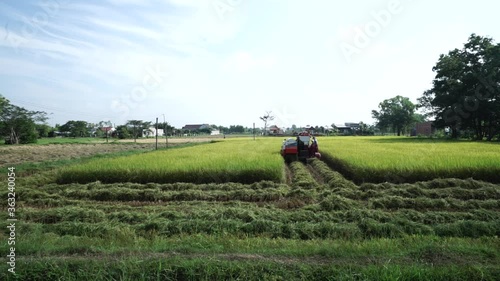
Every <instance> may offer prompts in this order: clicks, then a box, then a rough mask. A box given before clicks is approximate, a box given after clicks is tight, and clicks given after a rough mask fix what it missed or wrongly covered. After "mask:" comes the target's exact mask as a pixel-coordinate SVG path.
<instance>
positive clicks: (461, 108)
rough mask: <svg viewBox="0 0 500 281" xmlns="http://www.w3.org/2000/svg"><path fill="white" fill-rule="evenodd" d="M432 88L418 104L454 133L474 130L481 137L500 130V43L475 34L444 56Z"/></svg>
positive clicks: (492, 135) (438, 65)
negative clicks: (460, 46) (461, 46)
mask: <svg viewBox="0 0 500 281" xmlns="http://www.w3.org/2000/svg"><path fill="white" fill-rule="evenodd" d="M432 70H433V71H434V72H435V73H436V76H435V78H434V80H433V87H432V89H430V90H427V91H425V92H424V94H423V95H422V97H421V98H419V107H422V108H425V109H426V110H427V114H428V115H430V116H432V117H434V118H435V119H436V121H435V125H436V127H441V128H443V127H450V128H451V129H452V136H453V137H458V136H459V132H460V131H464V130H468V131H472V132H473V134H474V136H475V138H476V139H478V140H481V139H484V138H486V139H487V140H491V139H493V138H494V137H495V136H497V135H498V134H499V133H500V44H494V43H493V39H491V38H485V37H481V36H478V35H475V34H472V35H471V36H470V37H469V40H468V42H467V43H465V44H464V46H463V48H462V49H454V50H452V51H450V52H449V53H448V54H447V55H444V54H443V55H441V56H440V57H439V60H438V62H437V63H436V65H435V66H434V68H433V69H432Z"/></svg>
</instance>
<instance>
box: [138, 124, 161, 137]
mask: <svg viewBox="0 0 500 281" xmlns="http://www.w3.org/2000/svg"><path fill="white" fill-rule="evenodd" d="M163 135H164V132H163V129H160V128H158V136H163ZM142 136H143V137H146V138H149V137H156V129H155V127H149V128H148V129H144V130H142Z"/></svg>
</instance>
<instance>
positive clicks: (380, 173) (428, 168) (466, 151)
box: [320, 137, 500, 183]
mask: <svg viewBox="0 0 500 281" xmlns="http://www.w3.org/2000/svg"><path fill="white" fill-rule="evenodd" d="M320 151H321V153H322V156H323V160H324V161H326V162H327V163H328V164H329V165H330V166H331V167H333V168H335V169H336V170H339V171H341V172H342V173H343V174H344V175H345V176H347V177H348V178H350V179H352V180H354V181H355V182H357V183H362V182H385V181H389V182H396V183H400V182H416V181H421V180H432V179H435V178H462V179H465V178H474V179H478V180H484V181H490V182H496V183H498V182H500V164H499V163H500V162H499V159H500V144H492V143H482V142H468V141H445V140H432V139H418V138H401V137H341V138H338V137H337V138H321V139H320Z"/></svg>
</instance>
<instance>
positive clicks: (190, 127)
mask: <svg viewBox="0 0 500 281" xmlns="http://www.w3.org/2000/svg"><path fill="white" fill-rule="evenodd" d="M209 128H210V125H208V124H193V125H186V126H184V127H182V130H188V131H198V130H203V129H209Z"/></svg>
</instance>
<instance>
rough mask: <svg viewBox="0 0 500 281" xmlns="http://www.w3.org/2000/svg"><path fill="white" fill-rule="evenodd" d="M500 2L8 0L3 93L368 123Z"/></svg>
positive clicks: (416, 89) (204, 119) (485, 29)
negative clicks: (381, 104)
mask: <svg viewBox="0 0 500 281" xmlns="http://www.w3.org/2000/svg"><path fill="white" fill-rule="evenodd" d="M472 3H473V4H472ZM498 11H500V2H499V1H495V0H478V1H473V2H472V1H451V0H443V1H431V0H413V1H411V0H371V1H362V0H359V1H336V0H324V1H321V0H308V1H305V0H252V1H250V0H168V1H166V0H164V1H160V0H150V1H148V0H106V1H104V0H102V1H93V0H92V1H70V0H43V1H33V0H29V1H28V0H25V1H7V0H1V1H0V19H1V20H0V64H1V66H2V67H1V68H0V94H1V95H3V96H5V97H7V98H8V99H9V100H11V102H12V103H14V104H16V105H20V106H23V107H25V108H27V109H31V110H43V111H46V112H48V113H50V115H49V117H50V119H49V123H50V124H51V125H54V124H56V123H60V124H62V123H65V122H66V121H68V120H85V121H88V122H99V121H101V120H110V121H111V122H113V123H115V124H117V125H118V124H123V123H125V122H126V120H130V119H143V120H147V121H153V120H154V119H155V118H156V117H158V118H159V120H160V121H163V118H164V117H165V118H166V120H167V121H169V122H170V123H171V124H173V125H174V126H177V127H181V126H183V125H185V124H190V123H210V124H217V125H225V126H228V125H232V124H241V125H244V126H248V127H251V126H252V123H253V122H255V123H256V126H262V124H261V123H262V122H261V121H260V120H259V116H262V115H263V114H264V113H265V112H266V111H272V113H273V115H274V116H276V119H275V120H274V121H275V122H274V123H277V124H278V125H281V126H291V125H292V124H296V125H299V126H304V125H309V124H311V125H330V124H332V123H343V122H357V121H364V122H366V123H373V120H372V118H371V110H372V109H376V108H377V105H378V103H379V102H381V101H382V100H384V99H387V98H391V97H394V96H396V95H403V96H407V97H409V98H410V99H411V100H413V101H414V102H416V99H417V98H418V97H419V96H421V94H422V93H423V92H424V91H425V90H426V89H429V88H430V85H431V81H432V79H433V77H434V74H433V72H432V67H433V66H434V65H435V63H436V61H437V59H438V58H439V55H440V54H443V53H447V52H448V51H450V50H452V49H454V48H460V47H461V46H462V45H463V44H464V43H465V42H466V41H467V39H468V37H469V35H470V34H471V33H476V34H478V35H481V36H488V37H492V38H493V39H495V41H496V42H499V40H500V29H499V28H498V26H500V18H499V17H498Z"/></svg>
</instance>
